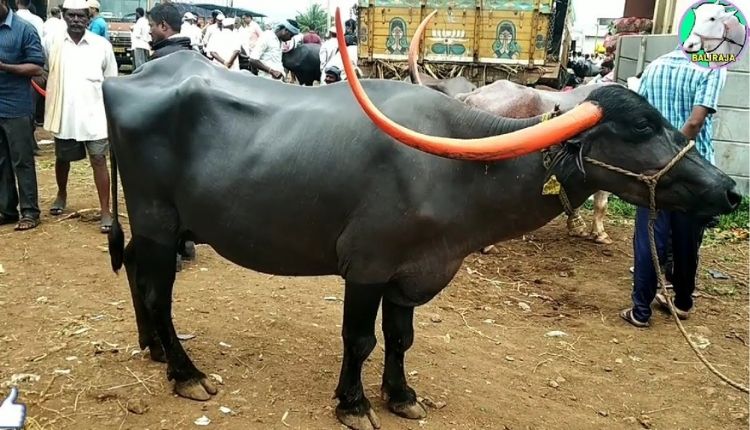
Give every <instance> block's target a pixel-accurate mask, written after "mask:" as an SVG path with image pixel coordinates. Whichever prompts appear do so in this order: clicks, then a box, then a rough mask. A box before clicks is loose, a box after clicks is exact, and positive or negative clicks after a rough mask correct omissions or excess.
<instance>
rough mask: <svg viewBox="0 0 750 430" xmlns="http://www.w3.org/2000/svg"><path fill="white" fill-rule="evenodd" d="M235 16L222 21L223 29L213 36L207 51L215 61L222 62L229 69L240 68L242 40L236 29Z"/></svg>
mask: <svg viewBox="0 0 750 430" xmlns="http://www.w3.org/2000/svg"><path fill="white" fill-rule="evenodd" d="M234 25H235V18H234V17H229V18H224V19H223V20H222V21H221V31H218V32H216V33H214V35H213V36H211V41H210V42H209V43H208V47H207V48H206V51H207V52H208V53H209V54H210V56H211V58H213V60H214V62H215V63H217V64H221V65H222V66H224V67H226V68H227V69H229V70H240V60H239V56H240V50H242V42H241V41H240V37H239V35H238V33H237V32H235V31H234Z"/></svg>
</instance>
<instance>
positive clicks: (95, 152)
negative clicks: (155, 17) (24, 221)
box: [44, 0, 117, 233]
mask: <svg viewBox="0 0 750 430" xmlns="http://www.w3.org/2000/svg"><path fill="white" fill-rule="evenodd" d="M90 3H91V1H89V4H90ZM89 4H87V3H86V0H65V3H63V18H64V19H65V23H66V24H67V25H68V30H67V32H65V33H63V34H61V35H58V36H56V37H53V38H48V39H46V40H45V41H44V42H45V43H44V47H45V51H46V52H47V59H48V63H49V79H48V81H47V97H46V106H45V115H44V128H45V129H46V130H49V131H50V132H52V133H53V134H54V136H55V158H56V159H55V177H56V179H57V197H56V198H55V201H54V203H52V208H51V209H50V213H51V214H52V215H60V214H62V213H63V211H64V210H65V207H66V205H67V198H68V192H67V190H68V173H69V172H70V163H71V162H73V161H79V160H83V159H84V158H86V153H87V152H88V156H89V160H90V162H91V167H92V169H93V172H94V183H95V184H96V190H97V193H98V194H99V204H100V206H101V213H102V219H101V232H102V233H107V232H109V230H110V227H111V226H112V216H111V214H110V211H109V172H108V171H107V158H106V156H107V152H109V144H108V142H107V137H108V136H107V118H106V116H105V113H104V100H103V96H102V83H103V82H104V79H105V78H109V77H115V76H117V62H116V61H115V54H114V52H113V50H112V45H111V44H110V43H109V41H108V40H107V39H105V38H103V37H101V36H99V35H97V34H94V33H93V32H91V31H88V30H86V27H87V26H88V24H89V19H90V18H91V12H90V9H89Z"/></svg>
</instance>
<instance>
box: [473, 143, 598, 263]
mask: <svg viewBox="0 0 750 430" xmlns="http://www.w3.org/2000/svg"><path fill="white" fill-rule="evenodd" d="M466 169H467V170H469V171H470V172H468V173H467V174H468V175H473V176H474V178H475V181H474V183H473V184H472V186H471V187H470V189H471V191H470V193H471V195H472V199H473V200H474V202H476V203H477V204H476V205H475V207H474V209H473V210H472V213H471V215H470V219H471V221H470V223H471V227H469V232H467V239H468V243H467V246H468V247H469V249H470V250H476V249H479V248H480V247H483V246H486V245H489V244H492V243H496V242H500V241H503V240H508V239H512V238H515V237H520V236H521V235H523V234H526V233H529V232H531V231H534V230H536V229H538V228H540V227H542V226H544V225H545V224H547V223H548V222H550V221H551V220H553V219H554V218H555V217H557V216H559V215H560V214H562V213H564V208H563V205H562V203H561V201H560V197H559V195H543V194H542V188H543V186H544V183H545V178H546V174H547V171H546V169H545V167H544V166H543V164H542V156H541V154H539V153H534V154H530V155H527V156H523V157H519V158H516V159H512V160H506V161H501V162H496V163H492V164H487V165H481V166H477V165H467V166H466ZM563 187H564V189H565V192H566V195H567V197H568V199H569V200H570V203H571V206H572V208H577V207H579V206H580V205H581V204H583V202H584V201H585V200H586V199H587V198H588V197H589V196H590V195H591V194H593V193H594V192H595V191H596V190H594V189H592V188H591V187H590V186H588V185H587V184H586V183H585V182H584V180H583V176H582V175H581V174H576V175H571V176H569V177H567V178H566V179H565V181H564V182H563Z"/></svg>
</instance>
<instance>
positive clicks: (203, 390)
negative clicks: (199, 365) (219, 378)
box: [174, 376, 218, 401]
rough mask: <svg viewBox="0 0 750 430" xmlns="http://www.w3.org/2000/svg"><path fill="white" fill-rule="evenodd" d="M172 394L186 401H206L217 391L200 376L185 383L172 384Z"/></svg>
mask: <svg viewBox="0 0 750 430" xmlns="http://www.w3.org/2000/svg"><path fill="white" fill-rule="evenodd" d="M174 392H175V393H177V395H179V396H180V397H184V398H186V399H192V400H199V401H206V400H208V399H210V398H211V396H213V395H214V394H216V393H217V392H218V391H217V390H216V387H215V386H214V384H213V383H211V381H209V380H208V378H207V377H205V376H201V377H199V378H195V379H188V380H187V381H177V382H175V384H174Z"/></svg>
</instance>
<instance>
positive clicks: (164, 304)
mask: <svg viewBox="0 0 750 430" xmlns="http://www.w3.org/2000/svg"><path fill="white" fill-rule="evenodd" d="M134 232H135V228H134ZM154 238H159V240H155V239H154ZM133 241H134V242H135V245H134V246H135V248H136V253H135V259H136V266H137V270H136V272H135V280H136V284H137V286H138V289H139V291H141V292H143V298H144V304H145V308H146V310H147V311H148V315H149V317H150V318H151V321H152V323H153V325H154V329H155V330H156V333H157V335H158V336H159V340H160V341H161V344H162V346H163V348H164V353H165V355H166V358H167V378H168V379H169V380H174V381H175V385H174V391H175V392H176V393H177V394H179V395H180V396H182V397H186V398H188V399H193V400H208V399H210V398H211V395H213V394H216V393H217V391H216V388H215V387H214V386H213V384H212V383H211V382H210V381H209V380H208V378H207V377H206V375H205V374H204V373H203V372H201V371H200V370H198V369H197V368H196V367H195V365H194V364H193V362H192V361H191V360H190V357H188V355H187V353H186V352H185V350H184V349H183V348H182V345H181V344H180V341H179V339H177V333H176V331H175V329H174V325H173V324H172V287H173V285H174V280H175V267H174V258H175V254H177V237H176V236H172V235H162V234H161V233H157V234H155V235H154V236H153V237H151V236H150V237H144V236H139V235H136V234H134V237H133Z"/></svg>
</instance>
